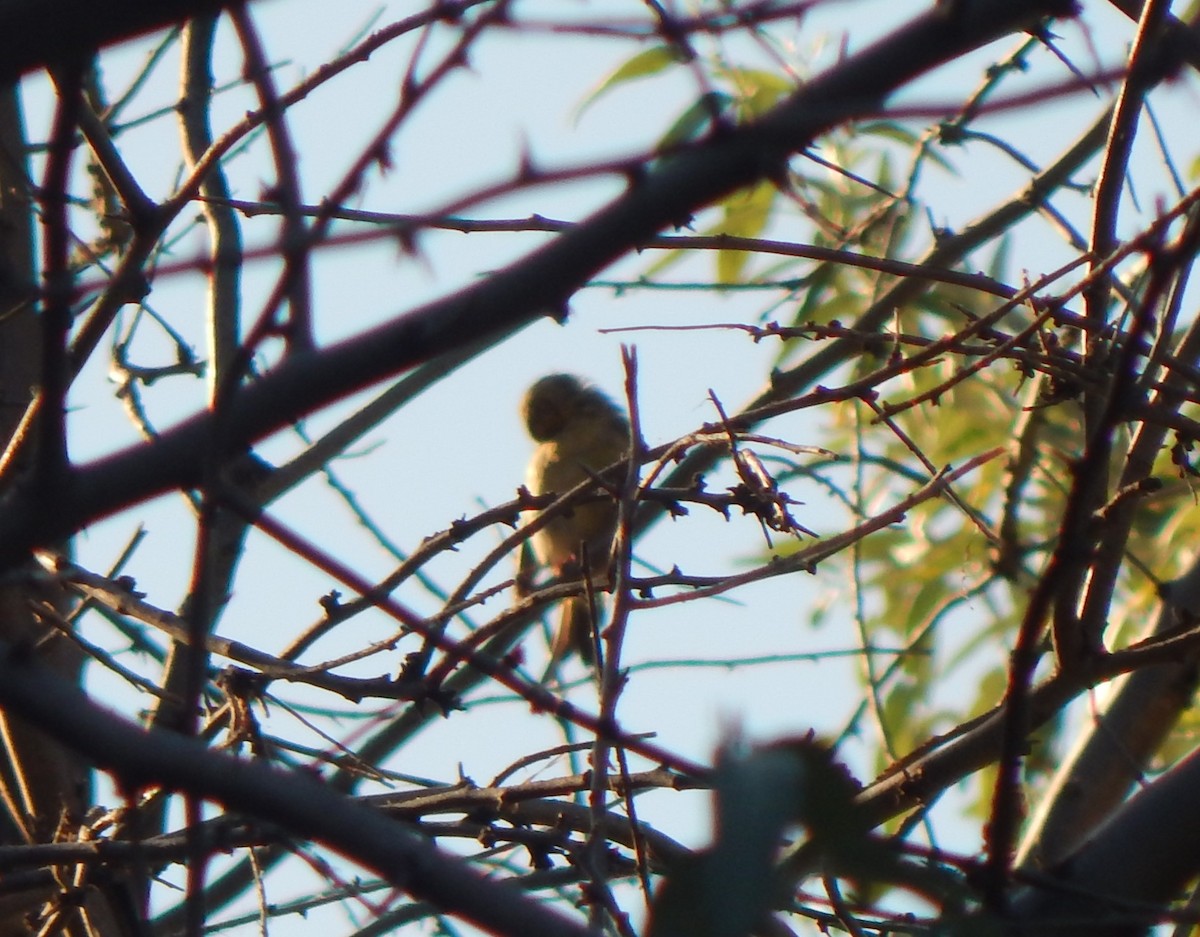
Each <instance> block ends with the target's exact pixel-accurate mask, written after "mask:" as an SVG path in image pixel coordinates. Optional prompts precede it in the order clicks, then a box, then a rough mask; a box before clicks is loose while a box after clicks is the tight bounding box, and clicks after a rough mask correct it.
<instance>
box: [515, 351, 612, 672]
mask: <svg viewBox="0 0 1200 937" xmlns="http://www.w3.org/2000/svg"><path fill="white" fill-rule="evenodd" d="M521 415H522V416H523V417H524V419H525V426H526V428H527V429H528V430H529V435H530V436H532V437H533V439H534V441H535V442H536V443H537V444H538V446H537V448H536V449H535V450H534V453H533V458H532V459H530V461H529V469H528V471H527V472H526V477H525V484H526V487H528V488H529V490H530V491H531V492H532V493H533V494H535V495H541V494H547V493H549V492H555V493H557V494H560V495H561V494H566V493H567V492H568V491H570V490H571V489H572V488H574V487H576V486H577V485H579V484H582V483H583V482H585V481H588V480H589V479H591V478H592V477H593V476H594V475H596V474H598V473H600V472H602V471H604V469H606V468H608V467H609V466H610V465H612V464H613V463H614V462H617V461H619V460H620V459H623V458H625V456H626V455H627V453H628V451H629V422H628V420H626V419H625V415H624V414H623V413H622V412H621V410H620V409H619V408H618V407H617V405H616V404H614V403H613V402H612V401H611V400H609V399H608V397H606V396H605V395H604V394H603V393H602V392H601V391H599V390H597V389H596V388H595V387H593V386H591V385H590V384H586V383H584V382H583V381H581V380H580V379H579V378H577V377H575V376H574V375H571V374H550V375H547V376H546V377H543V378H541V379H540V380H538V381H537V382H536V383H534V385H533V386H532V387H530V388H529V390H528V391H527V392H526V393H525V399H524V400H523V401H522V403H521ZM616 526H617V505H616V502H615V501H611V500H608V501H593V502H591V503H588V504H579V505H576V506H575V507H574V508H573V509H572V510H571V511H570V513H567V514H560V515H559V516H558V517H555V518H554V519H553V520H551V521H550V522H549V523H548V524H547V525H546V526H545V527H543V528H542V529H541V530H539V531H538V532H537V533H535V534H534V535H533V537H532V538H530V539H531V544H532V547H533V552H534V555H535V556H536V557H537V560H538V562H539V563H540V564H541V565H542V566H543V567H545V568H547V569H549V570H550V571H551V572H553V573H554V574H555V575H556V576H563V575H564V574H565V575H571V574H574V575H578V574H579V573H580V570H581V569H582V566H583V563H584V560H585V558H586V562H587V567H588V572H589V574H590V575H591V576H593V577H595V578H596V580H597V581H598V582H600V583H603V582H604V581H605V580H606V579H607V574H608V563H609V554H610V553H611V552H612V540H613V535H614V534H615V533H616ZM591 619H592V616H591V609H590V606H589V603H588V599H587V596H583V595H581V596H575V597H572V598H569V599H567V600H566V601H565V602H564V603H563V608H562V618H561V620H560V623H559V626H558V631H557V632H556V633H555V635H554V643H553V645H552V646H551V648H550V655H551V659H552V660H553V661H556V662H557V661H561V660H562V659H563V658H565V657H566V656H567V655H568V654H570V653H571V652H572V651H578V652H579V656H580V657H581V658H582V659H583V661H584V662H585V663H591V661H592V658H593V654H592V620H591Z"/></svg>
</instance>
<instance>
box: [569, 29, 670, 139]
mask: <svg viewBox="0 0 1200 937" xmlns="http://www.w3.org/2000/svg"><path fill="white" fill-rule="evenodd" d="M682 61H683V58H682V56H681V55H680V54H679V50H678V49H676V48H675V47H674V46H654V47H653V48H651V49H646V50H645V51H643V52H639V53H638V54H637V55H635V56H634V57H633V58H631V59H627V60H626V61H625V62H624V63H623V64H621V65H619V66H618V67H617V69H616V70H615V71H614V72H613V73H612V74H611V75H609V76H608V77H607V78H605V79H604V80H603V81H601V82H600V84H599V85H597V86H596V89H595V90H594V91H593V92H592V93H591V94H589V95H588V96H587V97H586V98H584V99H583V101H582V102H581V103H580V105H579V107H578V108H577V109H576V111H575V121H576V123H578V122H579V120H580V118H582V117H583V112H584V111H586V110H587V109H588V108H589V107H591V106H592V105H593V104H595V103H596V102H597V101H599V100H600V98H602V97H603V96H604V95H606V94H608V92H610V91H612V90H613V89H614V88H619V87H620V86H621V85H624V84H627V83H629V82H631V81H636V80H637V79H639V78H649V77H650V76H651V75H657V74H659V73H660V72H663V71H666V69H668V68H670V67H671V66H672V65H676V64H678V63H679V62H682Z"/></svg>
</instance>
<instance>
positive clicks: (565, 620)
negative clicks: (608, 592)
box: [550, 595, 600, 666]
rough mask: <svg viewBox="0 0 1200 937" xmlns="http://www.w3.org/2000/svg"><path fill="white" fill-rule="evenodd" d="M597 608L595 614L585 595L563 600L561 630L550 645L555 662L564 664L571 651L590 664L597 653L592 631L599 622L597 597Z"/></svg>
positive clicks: (552, 660)
mask: <svg viewBox="0 0 1200 937" xmlns="http://www.w3.org/2000/svg"><path fill="white" fill-rule="evenodd" d="M594 611H595V614H593V608H592V603H591V602H589V601H588V597H587V596H586V595H574V596H571V597H570V598H569V599H565V600H564V601H563V603H562V614H561V617H560V618H559V622H558V630H557V631H556V632H555V633H554V643H553V644H551V645H550V661H551V663H552V664H561V663H562V662H563V661H564V660H566V659H567V658H568V657H570V656H571V655H572V654H578V655H579V659H580V660H582V661H583V662H584V663H585V664H587V665H589V666H591V664H592V662H593V661H594V660H595V657H596V654H595V645H594V643H593V641H594V638H593V635H594V634H595V633H596V632H597V630H598V629H597V627H596V626H597V625H599V623H600V608H599V601H598V599H597V604H596V608H595V610H594Z"/></svg>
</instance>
